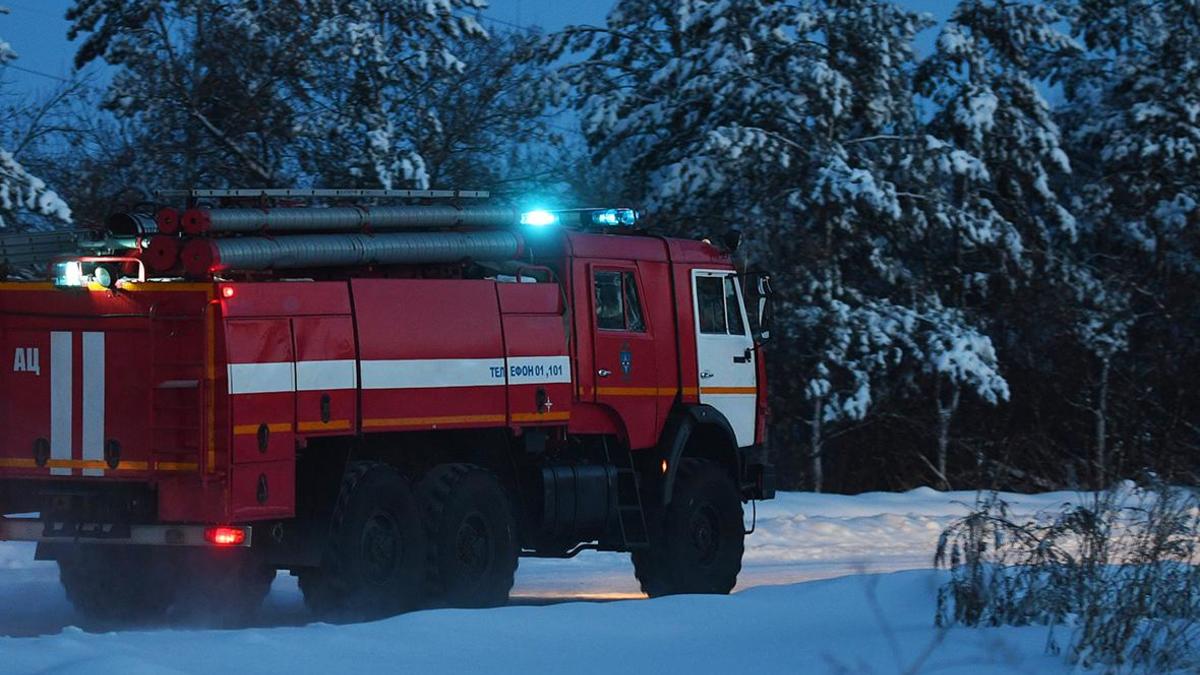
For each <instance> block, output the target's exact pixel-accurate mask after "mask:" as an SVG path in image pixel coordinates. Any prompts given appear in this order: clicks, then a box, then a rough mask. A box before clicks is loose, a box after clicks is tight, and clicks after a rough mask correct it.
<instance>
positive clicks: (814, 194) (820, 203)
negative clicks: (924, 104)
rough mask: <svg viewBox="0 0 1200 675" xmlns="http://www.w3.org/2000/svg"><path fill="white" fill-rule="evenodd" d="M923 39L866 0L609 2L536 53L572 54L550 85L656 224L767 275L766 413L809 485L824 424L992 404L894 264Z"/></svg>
mask: <svg viewBox="0 0 1200 675" xmlns="http://www.w3.org/2000/svg"><path fill="white" fill-rule="evenodd" d="M927 25H928V21H927V20H926V19H924V18H922V17H920V16H918V15H916V14H914V13H912V12H909V11H907V10H904V9H902V8H900V7H899V6H897V5H895V4H892V3H888V2H874V1H867V0H819V1H818V0H812V1H805V2H786V3H785V2H775V1H772V0H752V1H749V2H739V3H730V2H721V1H715V2H708V1H704V0H657V1H655V2H634V1H632V0H625V1H622V2H618V3H617V4H616V7H615V8H614V9H613V10H612V12H611V13H610V14H609V16H608V21H607V24H606V25H605V26H603V27H590V26H576V27H569V28H568V29H566V30H565V31H564V32H562V33H561V34H559V35H557V36H554V38H553V39H552V41H551V45H550V49H549V53H548V58H550V59H558V58H559V57H560V56H561V55H562V54H563V53H565V52H568V51H570V52H574V53H576V54H579V55H581V58H580V59H579V60H578V61H575V62H572V63H569V64H568V65H566V66H565V67H564V68H563V69H562V71H561V73H560V76H561V78H562V79H561V82H562V85H563V91H564V93H565V94H566V95H567V96H568V100H569V102H570V103H571V104H572V105H573V106H574V107H575V108H576V109H577V110H579V112H580V114H581V116H582V119H583V123H584V133H585V134H586V136H587V138H588V140H589V143H590V145H591V147H592V149H593V153H594V156H595V157H596V158H597V159H603V158H605V157H606V156H608V155H609V154H610V153H613V152H620V153H622V154H623V156H625V157H628V158H629V171H628V173H629V177H628V184H629V185H630V186H632V188H633V190H634V191H635V194H634V195H633V196H634V197H635V198H637V199H639V200H640V201H642V202H644V203H645V204H646V205H647V207H648V208H649V210H650V211H651V212H652V213H653V214H654V215H655V218H656V222H657V223H658V224H659V225H661V226H663V227H666V228H669V229H671V230H673V231H675V232H679V233H688V234H713V230H720V229H724V228H727V227H733V226H737V227H741V228H743V229H744V230H746V235H747V236H746V245H745V246H746V248H745V251H746V256H747V258H748V264H749V265H751V266H757V267H764V268H767V269H772V270H773V271H774V272H776V274H777V277H778V281H779V283H778V285H777V290H779V291H781V295H782V297H781V304H782V305H783V307H781V308H780V309H781V310H782V311H780V312H779V314H778V319H779V322H780V324H781V325H780V326H778V327H777V331H776V332H777V333H778V334H780V338H781V339H780V340H779V341H778V344H777V346H776V347H774V349H775V350H776V353H777V354H779V355H780V356H779V357H777V358H775V359H772V361H771V363H772V364H774V367H775V368H776V371H775V373H774V375H775V378H774V381H775V382H776V383H780V384H782V386H781V387H780V388H779V390H778V391H777V393H780V394H782V396H781V397H780V398H781V400H779V401H777V409H782V410H784V411H785V412H784V413H783V414H784V415H797V416H803V418H805V419H807V420H808V421H809V428H810V431H811V437H810V441H809V443H808V445H809V450H810V452H809V454H810V458H811V460H812V469H811V474H812V475H811V477H812V480H813V485H814V486H815V487H816V488H817V489H820V488H821V487H822V457H823V443H824V431H823V429H824V426H825V425H826V424H830V423H838V422H847V421H854V420H861V419H863V418H864V417H865V416H866V415H867V414H868V412H869V411H870V409H871V408H872V406H873V405H874V404H876V403H877V402H878V401H880V400H886V398H887V397H888V396H891V395H894V394H903V393H908V392H909V391H911V390H913V389H914V384H913V383H914V382H916V381H919V380H928V379H929V378H938V377H944V378H949V379H950V380H951V381H953V382H955V383H956V384H958V385H961V386H963V387H964V388H965V389H966V390H968V391H971V392H974V393H975V394H977V395H978V396H979V397H981V398H982V399H983V400H985V401H989V402H997V401H999V400H1002V399H1004V398H1006V397H1007V386H1006V384H1005V382H1004V380H1003V378H1002V377H1001V376H1000V375H999V372H998V365H997V363H996V359H995V353H994V350H993V349H992V347H991V344H990V341H989V340H988V338H987V337H985V336H984V335H982V334H981V333H980V332H979V330H978V329H977V328H976V327H975V323H974V321H973V320H972V319H971V318H970V317H969V316H968V315H967V314H966V313H965V312H963V311H960V310H957V309H953V308H951V306H950V305H949V304H948V303H946V302H945V301H944V298H943V297H942V295H941V294H942V289H941V288H940V286H939V285H938V284H937V283H933V281H934V276H932V273H931V271H930V270H927V269H922V267H921V266H913V265H911V264H910V262H911V261H914V260H920V259H921V256H920V255H917V251H918V250H919V249H920V248H921V247H923V246H924V244H925V241H924V240H925V230H926V228H927V223H926V220H925V217H924V215H923V212H922V209H921V208H920V202H922V201H924V200H927V199H929V197H928V196H926V195H923V194H921V193H920V191H921V190H923V189H924V188H925V187H926V185H925V183H924V181H923V180H922V179H921V178H920V177H919V176H917V177H916V178H914V177H913V173H914V172H913V171H912V167H913V166H914V163H915V162H916V161H917V154H918V153H919V152H921V151H922V148H923V143H924V136H923V135H922V134H920V133H919V132H920V129H919V126H920V125H919V122H918V117H917V114H916V108H915V98H914V96H913V86H912V81H911V71H912V69H913V67H914V55H913V50H912V41H913V37H914V36H915V34H916V33H917V31H919V30H921V29H922V28H924V27H925V26H927ZM789 383H795V386H789ZM802 407H804V408H806V409H807V412H802V411H801V408H802Z"/></svg>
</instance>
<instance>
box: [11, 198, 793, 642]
mask: <svg viewBox="0 0 1200 675" xmlns="http://www.w3.org/2000/svg"><path fill="white" fill-rule="evenodd" d="M484 196H486V195H484V194H482V193H466V192H415V191H364V190H327V191H322V190H308V191H297V190H221V191H211V190H207V191H206V190H190V191H178V192H167V193H160V194H159V196H158V199H159V200H160V203H159V204H158V205H156V207H155V208H156V209H158V210H157V213H155V215H149V213H151V212H149V211H148V212H147V213H141V212H130V213H122V214H119V215H117V216H115V217H113V218H112V219H110V221H109V228H108V231H107V232H106V233H105V236H104V237H103V238H102V239H101V240H100V243H95V242H93V243H91V244H89V246H88V247H87V248H85V249H83V250H82V252H83V253H86V255H85V254H81V253H76V254H74V255H70V256H65V257H60V258H57V259H56V260H55V261H54V263H53V265H52V273H51V274H50V275H49V276H51V277H52V280H50V281H47V282H20V281H18V282H6V283H2V284H0V354H2V355H5V357H6V358H11V363H12V367H11V369H10V368H0V383H2V385H3V386H2V387H0V392H3V395H2V397H0V429H2V430H3V432H2V433H0V514H3V516H4V517H3V518H0V539H7V540H22V541H33V542H37V553H36V555H37V557H38V558H39V559H45V560H56V561H57V562H58V565H59V567H60V570H61V579H62V583H63V585H64V587H65V589H66V592H67V596H68V597H69V599H70V600H71V601H72V602H73V603H74V604H75V605H76V607H78V608H79V609H80V610H81V611H83V612H84V613H86V614H88V615H91V616H94V617H98V618H101V619H110V620H125V619H134V618H144V617H149V616H152V615H155V614H161V613H164V612H168V611H172V612H173V611H185V610H180V609H179V608H199V609H200V610H202V611H206V612H215V613H217V614H218V615H220V616H242V615H244V614H245V613H246V612H249V611H252V610H253V609H254V608H255V607H256V606H257V605H258V604H259V603H260V602H261V600H262V598H263V597H264V596H265V594H266V593H267V591H268V589H269V587H270V583H271V580H272V579H273V578H274V576H275V573H276V571H277V570H289V571H290V572H291V573H292V574H293V575H295V576H297V577H298V578H299V584H300V587H301V589H302V590H303V593H304V597H305V601H306V603H307V604H308V605H309V606H310V607H311V608H312V609H313V610H314V611H316V612H318V613H319V614H321V615H322V616H325V617H330V618H333V619H338V618H354V617H372V616H383V615H388V614H392V613H396V612H401V611H405V610H409V609H412V608H415V607H420V606H460V607H482V606H492V605H497V604H502V603H504V602H505V601H506V600H507V597H508V593H509V590H510V588H511V587H512V584H513V575H514V572H515V570H516V567H517V559H518V557H519V556H541V557H570V556H573V555H574V554H576V553H578V552H579V551H581V550H584V549H598V550H605V551H627V552H631V553H632V556H633V562H634V566H635V568H636V572H637V577H638V579H639V580H640V582H641V586H642V588H643V590H644V591H645V592H646V593H648V594H649V595H651V596H656V595H663V594H673V593H728V592H729V591H730V590H731V589H732V588H733V586H734V584H735V582H736V578H737V574H738V572H739V570H740V567H741V557H742V551H743V537H744V535H745V533H746V523H745V520H744V515H743V508H742V505H743V503H746V502H749V501H750V500H755V499H770V498H772V497H773V495H774V474H773V470H772V468H771V466H770V465H769V464H768V463H767V462H766V461H765V455H764V445H763V441H764V432H765V428H766V420H767V405H766V396H765V386H766V382H765V378H764V372H765V371H764V364H763V352H762V349H761V342H762V338H763V337H765V330H764V329H762V327H761V326H762V314H763V313H764V311H765V308H766V306H767V304H768V303H767V296H768V291H769V288H768V283H767V279H766V278H765V276H762V275H755V276H748V275H744V274H743V275H739V273H738V272H737V270H736V269H735V267H734V265H733V263H732V261H731V254H732V252H733V249H734V248H736V237H728V236H727V237H725V238H723V239H722V240H720V241H716V242H714V241H709V240H704V241H689V240H682V239H673V238H667V237H663V236H657V235H655V234H653V233H652V232H650V231H647V230H644V229H641V228H640V226H639V224H638V222H637V214H636V212H634V211H631V210H628V209H587V210H573V211H556V212H550V211H532V212H521V211H519V210H516V209H511V208H507V207H499V206H491V205H486V203H484V204H485V205H479V204H478V203H477V202H479V198H480V197H484ZM164 204H167V205H166V206H164ZM160 207H161V208H160ZM747 306H749V307H750V309H751V311H750V312H749V313H748V312H747ZM752 326H753V329H752Z"/></svg>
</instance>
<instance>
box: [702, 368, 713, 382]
mask: <svg viewBox="0 0 1200 675" xmlns="http://www.w3.org/2000/svg"><path fill="white" fill-rule="evenodd" d="M712 376H713V374H712V371H711V370H702V371H700V379H702V380H707V379H708V378H710V377H712Z"/></svg>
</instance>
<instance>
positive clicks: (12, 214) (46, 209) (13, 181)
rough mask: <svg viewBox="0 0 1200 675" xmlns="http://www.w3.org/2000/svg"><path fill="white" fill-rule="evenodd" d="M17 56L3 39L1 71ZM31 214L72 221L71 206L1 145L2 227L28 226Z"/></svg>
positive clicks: (61, 221)
mask: <svg viewBox="0 0 1200 675" xmlns="http://www.w3.org/2000/svg"><path fill="white" fill-rule="evenodd" d="M0 13H7V10H0ZM16 58H17V53H16V51H14V50H13V48H12V45H10V44H9V43H8V42H6V41H4V40H3V39H0V71H2V69H3V67H4V66H5V65H7V64H8V63H11V62H12V61H13V60H14V59H16ZM31 217H33V219H38V218H44V219H46V220H47V221H48V222H50V223H70V222H71V209H70V208H69V207H68V206H67V204H66V202H64V201H63V200H62V199H61V198H60V197H59V196H58V194H57V193H56V192H55V191H54V190H52V189H50V187H49V186H48V185H46V183H45V181H43V180H42V179H41V178H38V177H37V176H34V175H33V174H31V173H29V172H28V171H26V170H25V167H24V166H22V165H21V162H19V161H18V160H17V158H16V157H15V156H14V155H13V153H12V152H10V151H9V150H6V149H4V148H0V227H14V226H17V225H29V224H31V223H30V219H31Z"/></svg>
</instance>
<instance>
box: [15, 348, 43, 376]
mask: <svg viewBox="0 0 1200 675" xmlns="http://www.w3.org/2000/svg"><path fill="white" fill-rule="evenodd" d="M13 372H14V373H33V374H34V375H41V374H42V363H41V353H40V350H39V349H38V348H37V347H17V349H16V352H15V353H14V354H13Z"/></svg>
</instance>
